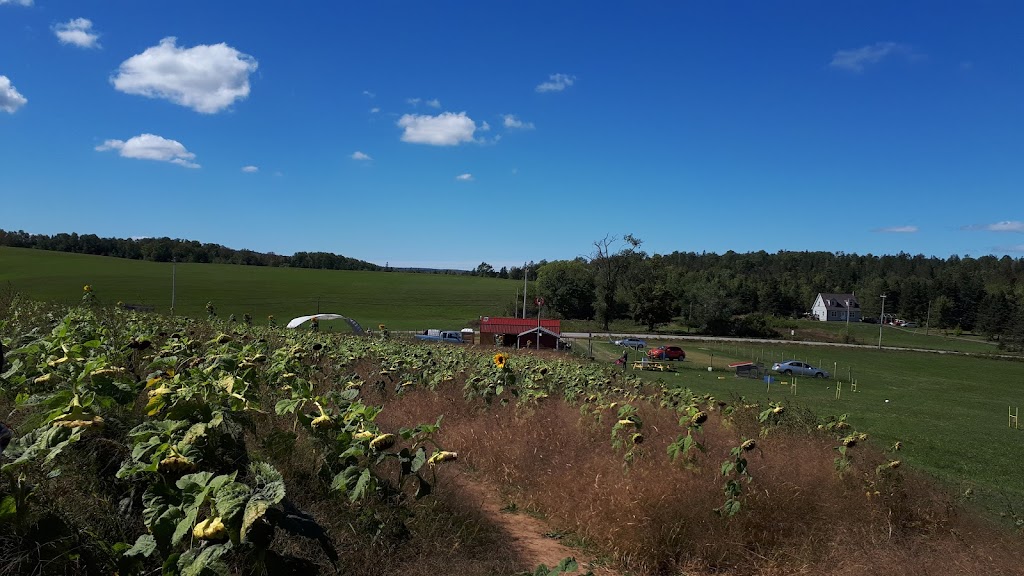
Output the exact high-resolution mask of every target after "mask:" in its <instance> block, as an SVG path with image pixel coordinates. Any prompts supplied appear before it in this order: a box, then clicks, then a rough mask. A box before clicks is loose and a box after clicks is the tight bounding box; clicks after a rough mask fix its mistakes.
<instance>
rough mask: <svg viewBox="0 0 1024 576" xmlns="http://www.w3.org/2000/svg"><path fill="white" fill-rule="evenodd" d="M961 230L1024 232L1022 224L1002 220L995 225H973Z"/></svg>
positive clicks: (1023, 224) (1015, 221)
mask: <svg viewBox="0 0 1024 576" xmlns="http://www.w3.org/2000/svg"><path fill="white" fill-rule="evenodd" d="M961 229H962V230H986V231H988V232H1024V222H1021V221H1019V220H1003V221H1002V222H996V223H995V224H973V225H971V226H964V227H962V228H961Z"/></svg>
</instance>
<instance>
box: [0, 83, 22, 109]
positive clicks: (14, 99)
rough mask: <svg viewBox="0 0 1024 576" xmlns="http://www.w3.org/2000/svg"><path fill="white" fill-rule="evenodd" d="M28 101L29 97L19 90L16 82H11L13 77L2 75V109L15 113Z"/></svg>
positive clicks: (0, 95) (0, 92)
mask: <svg viewBox="0 0 1024 576" xmlns="http://www.w3.org/2000/svg"><path fill="white" fill-rule="evenodd" d="M27 103H28V98H25V97H24V96H22V95H21V93H20V92H18V89H17V88H15V87H14V84H11V79H10V78H8V77H7V76H0V110H3V111H4V112H7V113H8V114H14V112H15V111H16V110H17V109H18V108H21V107H22V106H24V105H25V104H27Z"/></svg>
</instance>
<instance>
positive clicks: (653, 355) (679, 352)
mask: <svg viewBox="0 0 1024 576" xmlns="http://www.w3.org/2000/svg"><path fill="white" fill-rule="evenodd" d="M647 357H648V358H650V359H652V360H686V352H684V351H683V349H682V348H680V347H679V346H658V347H657V348H651V349H650V350H648V351H647Z"/></svg>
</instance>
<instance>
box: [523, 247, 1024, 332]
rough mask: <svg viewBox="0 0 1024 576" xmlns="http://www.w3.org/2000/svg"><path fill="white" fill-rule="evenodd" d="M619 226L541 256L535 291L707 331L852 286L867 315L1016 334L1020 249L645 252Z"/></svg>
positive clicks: (753, 321)
mask: <svg viewBox="0 0 1024 576" xmlns="http://www.w3.org/2000/svg"><path fill="white" fill-rule="evenodd" d="M641 247H642V241H641V240H639V239H637V238H635V237H633V236H630V235H627V236H625V237H624V238H622V239H621V240H620V239H616V238H611V237H605V238H603V239H601V240H599V241H597V242H594V251H593V253H592V254H591V255H590V257H588V258H583V257H580V258H576V259H575V260H560V261H554V262H547V263H545V264H544V265H543V266H540V267H539V270H538V281H537V292H538V294H539V295H540V296H542V297H544V299H545V306H546V307H549V309H551V310H553V311H554V312H555V314H557V315H558V316H560V317H562V318H567V319H581V320H598V321H600V322H601V324H602V325H603V326H604V327H605V328H606V329H607V328H608V326H609V323H610V322H611V321H613V320H617V319H631V320H633V321H635V322H636V323H638V324H641V325H645V326H647V327H648V328H649V329H651V330H654V329H655V328H656V327H657V326H659V325H663V324H666V323H669V322H671V321H673V320H677V321H680V322H682V323H685V324H686V325H688V326H691V327H694V328H697V329H699V330H701V331H703V332H705V333H709V334H720V335H737V336H748V335H756V334H759V333H764V332H770V331H771V328H770V325H771V324H772V322H771V318H799V317H801V316H803V315H804V314H806V313H808V312H809V311H810V309H811V306H812V304H813V302H814V299H815V297H816V296H817V294H818V293H819V292H824V293H853V294H856V295H857V299H858V301H859V302H860V306H861V311H862V314H863V316H864V317H866V318H878V317H879V315H880V314H881V311H882V310H881V307H882V299H881V296H882V295H883V294H884V295H885V296H886V298H885V312H886V314H887V315H888V314H890V313H891V314H895V315H896V316H898V317H899V318H902V319H905V320H908V321H915V322H918V323H922V324H923V323H924V322H929V324H930V326H931V327H936V328H944V329H950V330H963V331H976V332H980V333H983V334H986V335H988V336H989V337H990V338H992V339H995V340H1001V341H1005V342H1006V344H1007V345H1008V346H1016V347H1020V345H1021V342H1024V258H1016V259H1015V258H1011V257H1009V256H1002V257H997V256H982V257H979V258H971V257H967V256H965V257H962V258H961V257H959V256H956V255H953V256H950V257H949V258H938V257H934V256H931V257H926V256H923V255H920V254H918V255H910V254H906V253H899V254H896V255H881V256H875V255H871V254H868V255H858V254H845V253H831V252H788V251H783V252H777V253H774V254H770V253H767V252H764V251H760V252H750V253H743V254H740V253H736V252H732V251H729V252H726V253H724V254H709V253H698V252H672V253H671V254H664V255H662V254H654V255H649V254H647V253H645V252H643V251H642V250H641Z"/></svg>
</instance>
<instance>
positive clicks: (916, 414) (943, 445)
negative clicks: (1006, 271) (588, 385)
mask: <svg viewBox="0 0 1024 576" xmlns="http://www.w3.org/2000/svg"><path fill="white" fill-rule="evenodd" d="M876 329H877V326H876ZM661 343H662V342H651V343H650V344H661ZM584 347H585V346H584ZM683 348H684V349H685V350H686V352H687V359H686V362H681V363H680V362H677V363H670V364H672V366H673V368H675V371H673V372H667V373H661V372H642V374H643V377H644V378H647V379H650V380H652V381H661V382H663V383H664V384H665V385H666V386H685V387H688V388H690V389H691V390H694V391H695V392H699V393H710V394H714V395H715V396H718V397H723V398H728V397H731V396H733V395H742V396H745V397H746V398H748V399H756V400H761V401H765V400H769V399H770V400H772V401H781V402H784V403H786V404H787V405H789V406H792V407H798V406H799V407H806V408H808V409H810V410H812V411H813V412H815V413H816V414H818V415H820V416H828V415H840V414H844V413H846V414H849V422H850V424H851V425H852V426H853V427H854V428H855V429H857V430H860V431H865V432H868V433H869V434H870V435H871V439H870V442H871V443H872V444H874V445H875V446H878V447H880V448H889V447H891V446H892V445H893V444H894V443H895V442H897V441H900V442H902V443H903V446H904V447H903V450H901V451H900V452H899V453H898V454H894V455H893V458H895V459H900V460H903V461H904V462H907V463H909V464H911V465H912V466H913V467H915V468H917V469H919V470H923V471H925V472H927V473H929V474H930V475H932V476H934V477H936V478H938V479H939V480H940V481H942V482H943V483H944V484H946V485H947V486H949V487H950V488H951V489H953V490H954V491H955V493H958V494H964V493H965V492H966V491H967V490H968V489H971V492H972V493H973V499H975V500H976V501H977V502H976V503H977V504H978V505H979V506H980V507H981V508H983V509H986V510H988V511H989V512H990V513H993V514H1000V513H1003V512H1008V510H1009V508H1008V506H1012V508H1013V510H1015V511H1016V514H1018V515H1020V516H1019V517H1020V518H1024V474H1022V473H1021V465H1020V462H1019V459H1018V457H1017V454H1018V452H1019V451H1020V446H1021V444H1022V442H1024V428H1022V429H1021V430H1013V429H1010V428H1009V427H1008V426H1007V424H1008V418H1007V408H1008V407H1009V406H1024V362H1019V361H1014V360H999V359H991V358H983V357H967V356H961V355H944V354H936V353H928V352H901V351H888V350H881V351H879V350H864V349H856V348H840V347H828V348H822V347H812V346H800V345H797V344H794V345H792V346H789V345H786V346H776V347H761V346H753V345H747V346H744V345H742V344H739V345H724V344H718V343H711V342H686V343H683ZM594 353H595V357H596V358H597V359H598V360H599V361H602V362H613V361H614V360H615V358H617V357H618V356H619V355H621V354H622V349H621V348H619V347H616V346H614V345H611V344H608V343H607V342H601V343H595V344H594ZM630 357H631V358H638V357H639V353H638V352H635V351H634V352H631V356H630ZM759 357H763V358H765V359H766V360H765V362H764V363H765V367H766V368H768V369H770V368H771V363H772V361H777V360H779V359H782V358H785V359H797V360H803V361H806V362H809V363H811V364H813V365H815V366H820V367H823V368H825V369H826V370H828V371H829V372H834V373H837V374H838V376H839V377H840V378H841V379H842V381H843V387H842V390H841V395H840V398H839V399H838V400H837V399H836V381H835V380H834V379H829V380H815V379H813V378H798V379H797V385H796V390H795V391H796V394H795V395H794V394H793V389H792V388H791V387H790V386H789V385H788V382H791V381H792V380H793V379H792V378H791V377H790V378H787V377H785V376H780V375H775V376H776V377H777V378H779V379H780V380H781V381H784V382H786V383H787V384H782V383H781V382H780V383H776V384H772V385H771V386H770V387H769V386H768V385H767V384H766V383H765V382H764V381H759V380H751V379H746V378H736V377H735V376H734V374H733V371H732V370H731V369H729V368H728V367H727V366H728V364H729V363H731V362H736V361H748V360H754V359H757V358H759ZM712 365H713V368H714V371H713V372H708V371H707V367H708V366H712ZM851 375H852V377H853V379H854V380H855V381H856V382H857V391H856V392H853V391H852V390H851V389H850V385H849V378H850V376H851ZM886 400H889V402H886Z"/></svg>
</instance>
